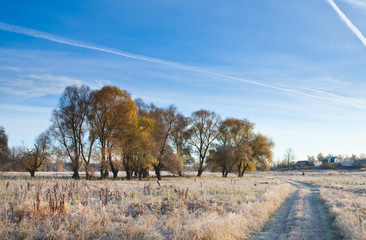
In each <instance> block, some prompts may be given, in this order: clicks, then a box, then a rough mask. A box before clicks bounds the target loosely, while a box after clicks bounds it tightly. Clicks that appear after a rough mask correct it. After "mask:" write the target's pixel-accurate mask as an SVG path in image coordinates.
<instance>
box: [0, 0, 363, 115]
mask: <svg viewBox="0 0 366 240" xmlns="http://www.w3.org/2000/svg"><path fill="white" fill-rule="evenodd" d="M329 2H330V3H331V2H333V1H332V0H329ZM333 4H334V2H333ZM335 6H336V5H335ZM337 9H338V8H337ZM339 11H340V10H339ZM343 15H344V14H343ZM0 30H3V31H8V32H14V33H19V34H23V35H27V36H31V37H35V38H41V39H45V40H49V41H52V42H57V43H62V44H65V45H69V46H75V47H80V48H86V49H91V50H96V51H100V52H105V53H110V54H115V55H119V56H123V57H126V58H131V59H136V60H140V61H146V62H151V63H157V64H163V65H168V66H172V67H176V68H180V69H185V70H189V71H193V72H200V73H205V74H208V75H211V76H216V77H221V78H226V79H230V80H233V81H239V82H243V83H247V84H251V85H256V86H260V87H265V88H269V89H273V90H277V91H281V92H286V93H291V94H295V95H300V96H305V97H310V98H314V99H318V100H322V101H326V102H330V103H335V104H340V105H346V106H352V107H356V108H361V109H366V101H363V100H359V99H353V98H346V97H343V96H339V95H335V94H331V93H327V94H324V92H321V94H320V93H319V91H317V90H313V89H308V91H309V92H310V93H308V92H301V91H297V90H294V89H291V88H289V87H279V86H275V85H271V84H266V83H261V82H258V81H254V80H248V79H244V78H239V77H232V76H229V75H226V74H223V73H218V72H214V71H212V70H209V69H205V68H200V67H196V66H192V65H186V64H181V63H177V62H172V61H166V60H162V59H159V58H151V57H146V56H141V55H137V54H132V53H128V52H124V51H121V50H118V49H112V48H106V47H101V46H96V45H92V44H89V43H83V42H80V41H75V40H73V39H68V38H63V37H59V36H56V35H53V34H50V33H46V32H42V31H38V30H35V29H30V28H25V27H21V26H17V25H11V24H8V23H4V22H0ZM365 43H366V41H365ZM311 92H312V93H311ZM314 93H317V94H318V95H317V94H314Z"/></svg>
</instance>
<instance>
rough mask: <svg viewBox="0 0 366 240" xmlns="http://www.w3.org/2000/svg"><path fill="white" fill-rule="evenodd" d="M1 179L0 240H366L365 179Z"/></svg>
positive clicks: (326, 175) (322, 174) (288, 175)
mask: <svg viewBox="0 0 366 240" xmlns="http://www.w3.org/2000/svg"><path fill="white" fill-rule="evenodd" d="M213 175H214V174H212V175H211V176H203V177H201V178H196V177H193V176H191V177H165V178H163V180H162V181H159V182H158V181H156V180H155V179H154V178H149V179H148V180H144V181H137V180H132V181H126V180H116V181H113V180H91V181H86V180H79V181H75V180H70V179H66V178H61V177H58V178H54V177H52V175H51V176H50V175H47V176H44V177H40V178H35V179H31V178H28V177H25V176H19V175H17V176H16V174H15V175H12V176H9V175H4V174H3V175H1V176H0V206H1V207H0V222H1V224H0V239H341V238H344V239H365V237H366V235H365V231H366V229H365V227H366V225H365V218H366V203H365V202H366V201H365V200H366V199H365V197H366V185H365V177H366V173H365V172H340V171H314V172H306V173H305V176H302V175H301V173H300V172H269V173H255V174H248V175H246V176H244V177H242V178H237V177H233V176H230V177H228V178H222V177H218V176H213Z"/></svg>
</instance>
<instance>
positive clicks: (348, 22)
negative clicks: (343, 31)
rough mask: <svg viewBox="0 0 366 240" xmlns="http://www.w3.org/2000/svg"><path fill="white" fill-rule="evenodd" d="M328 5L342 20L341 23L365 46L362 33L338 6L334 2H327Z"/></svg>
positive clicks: (332, 0)
mask: <svg viewBox="0 0 366 240" xmlns="http://www.w3.org/2000/svg"><path fill="white" fill-rule="evenodd" d="M355 2H358V1H355ZM328 3H329V4H330V6H332V8H333V9H334V11H335V12H336V13H337V14H338V16H339V17H340V18H341V19H342V21H343V22H344V23H345V24H346V25H347V27H348V28H349V29H351V31H352V32H353V33H354V34H355V35H356V36H357V38H358V39H360V41H361V42H362V43H363V45H365V46H366V38H365V36H364V35H363V34H362V32H361V31H360V30H359V29H358V28H357V27H356V26H355V25H354V24H353V23H352V22H351V20H350V19H349V18H348V17H347V16H346V14H344V13H343V12H342V10H341V9H340V8H339V7H338V5H337V4H336V3H335V2H334V0H328Z"/></svg>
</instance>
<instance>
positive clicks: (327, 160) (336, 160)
mask: <svg viewBox="0 0 366 240" xmlns="http://www.w3.org/2000/svg"><path fill="white" fill-rule="evenodd" d="M340 162H341V159H339V158H338V157H326V158H324V159H323V160H322V163H323V164H324V163H340Z"/></svg>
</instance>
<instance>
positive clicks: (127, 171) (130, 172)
mask: <svg viewBox="0 0 366 240" xmlns="http://www.w3.org/2000/svg"><path fill="white" fill-rule="evenodd" d="M126 176H127V180H131V178H132V171H131V170H128V169H126Z"/></svg>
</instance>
